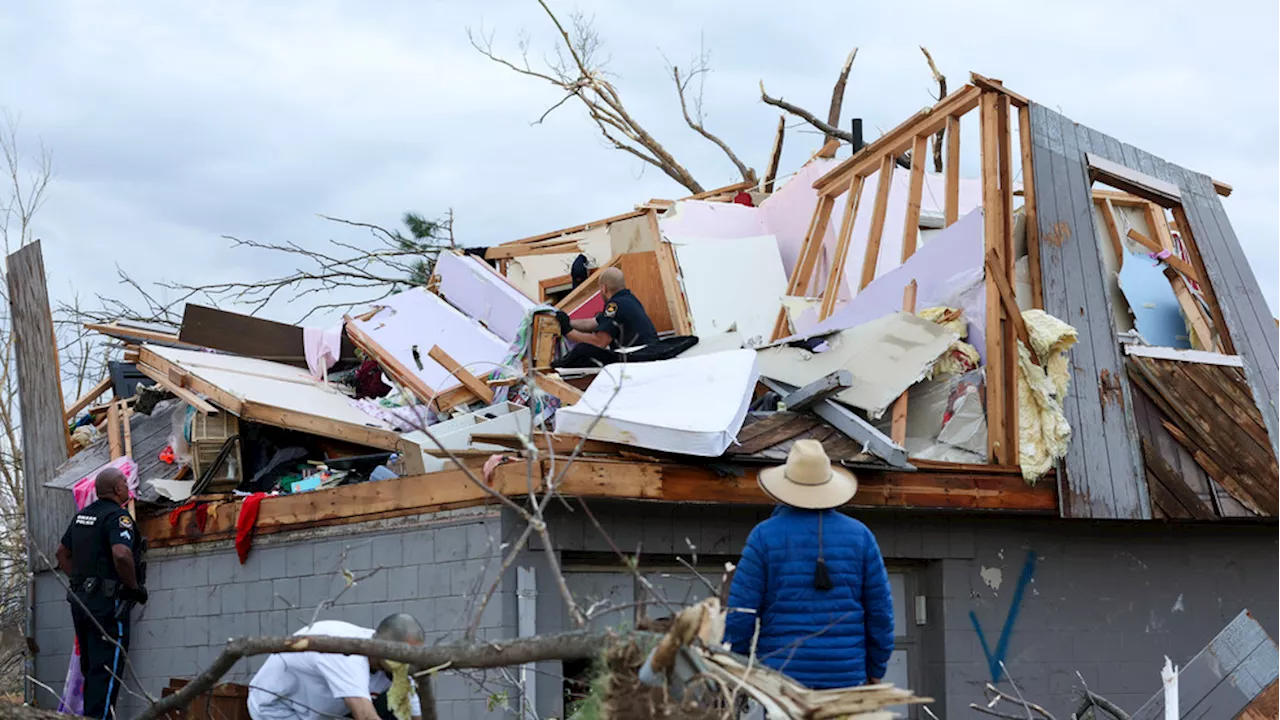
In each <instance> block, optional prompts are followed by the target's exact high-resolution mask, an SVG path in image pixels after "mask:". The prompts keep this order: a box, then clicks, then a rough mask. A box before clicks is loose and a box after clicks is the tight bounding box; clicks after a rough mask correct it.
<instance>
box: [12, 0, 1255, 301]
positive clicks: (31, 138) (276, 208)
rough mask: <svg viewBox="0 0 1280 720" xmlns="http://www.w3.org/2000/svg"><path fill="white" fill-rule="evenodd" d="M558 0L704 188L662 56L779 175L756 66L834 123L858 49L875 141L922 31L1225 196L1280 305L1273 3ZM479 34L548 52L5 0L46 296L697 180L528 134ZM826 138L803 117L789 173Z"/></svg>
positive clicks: (644, 118) (420, 12)
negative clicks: (691, 75) (34, 172)
mask: <svg viewBox="0 0 1280 720" xmlns="http://www.w3.org/2000/svg"><path fill="white" fill-rule="evenodd" d="M551 3H552V6H553V7H554V8H556V9H557V11H559V12H561V13H562V16H563V17H564V18H565V19H566V20H567V16H568V15H569V14H570V13H571V12H572V11H573V10H574V9H581V10H583V11H584V12H586V13H587V14H588V15H593V16H594V18H595V23H596V27H597V28H598V30H599V31H600V33H601V35H602V37H603V39H604V41H605V42H606V49H605V52H606V54H607V55H608V56H609V58H610V61H609V64H608V69H609V70H611V71H612V72H613V73H614V74H616V76H617V78H616V85H617V87H618V88H619V89H620V91H621V92H622V94H623V96H624V98H625V99H626V101H627V104H628V107H629V109H630V110H631V112H632V113H633V114H634V115H635V116H636V117H637V118H639V119H640V120H641V122H642V123H643V124H644V125H645V126H646V128H648V129H649V130H650V131H651V132H652V133H653V134H654V135H655V136H657V137H658V138H659V139H660V140H661V141H662V142H663V143H665V144H666V146H667V147H668V149H670V150H671V151H672V152H673V153H674V154H675V155H676V156H677V157H679V158H681V159H682V160H683V161H684V162H685V163H686V165H687V166H688V167H689V168H690V170H691V171H692V172H693V173H694V175H695V176H696V177H697V178H698V179H699V180H700V182H701V183H702V184H703V185H705V186H707V187H714V186H717V185H722V184H726V183H728V182H732V181H734V180H736V179H737V178H736V177H735V175H734V173H733V167H732V166H731V165H730V164H729V163H728V161H727V160H726V159H725V158H724V156H723V155H722V154H720V153H719V151H718V150H717V149H716V148H714V147H713V146H711V145H710V144H709V143H707V142H706V141H704V140H702V139H701V138H699V137H698V136H696V135H695V134H693V133H692V132H691V131H690V130H688V128H686V127H685V126H684V124H683V121H682V120H681V118H680V115H679V106H678V104H677V100H676V97H675V93H674V91H673V87H672V84H671V81H670V79H669V78H668V77H667V75H666V71H665V67H664V65H665V61H664V56H665V57H667V58H670V59H671V61H672V62H675V63H677V64H682V63H684V62H687V60H688V58H689V57H690V56H691V55H692V54H694V53H696V52H697V50H698V48H699V45H700V44H705V46H706V47H707V48H708V49H709V50H710V51H711V59H712V63H713V66H714V68H715V71H714V73H713V74H712V75H711V76H710V77H709V78H708V79H707V83H706V89H705V92H706V108H707V123H708V126H709V127H710V128H711V129H712V130H713V131H715V132H717V133H718V134H720V135H721V136H723V137H724V138H725V140H726V141H728V142H729V143H730V144H731V145H732V146H733V147H734V148H735V149H736V150H737V152H738V153H739V154H740V155H742V156H743V158H744V160H745V161H746V162H747V163H748V164H751V165H753V166H755V167H756V168H760V169H763V167H764V165H765V164H766V161H767V155H768V152H769V149H770V146H771V143H772V139H773V132H774V127H775V124H776V122H777V117H778V113H777V111H776V110H775V109H773V108H770V107H767V106H764V105H762V104H761V103H760V102H759V99H758V98H759V92H758V83H759V81H761V80H763V81H764V82H765V84H766V86H767V87H768V89H769V91H770V93H771V94H775V95H777V94H781V95H784V96H785V97H786V98H787V99H789V100H792V101H794V102H797V103H800V104H802V105H805V106H808V107H810V108H812V109H814V110H815V111H817V112H819V114H823V115H825V106H826V104H827V102H828V100H829V97H830V88H831V84H832V81H833V79H834V76H835V74H836V72H837V70H838V69H839V67H840V64H841V63H842V62H843V60H844V57H845V55H846V54H847V53H848V51H849V49H850V48H851V47H853V46H857V47H858V48H859V54H858V58H857V62H856V64H855V65H854V68H853V73H852V76H851V77H850V81H849V87H848V94H847V98H846V101H845V109H846V118H847V117H850V116H854V115H857V116H861V117H863V118H864V119H865V122H866V127H867V129H868V132H867V134H868V136H869V137H868V139H871V138H873V137H874V136H875V135H877V134H878V133H879V131H880V130H885V129H888V128H891V127H893V126H894V125H896V124H897V123H898V122H900V121H901V120H903V119H904V118H905V117H906V116H907V115H908V114H910V113H911V112H914V111H915V110H917V109H919V108H920V107H922V106H925V105H927V104H931V102H932V101H931V99H930V96H929V92H930V90H931V89H932V82H931V79H930V76H929V73H928V70H927V67H926V66H925V63H924V62H923V59H922V57H921V55H920V52H919V50H918V49H917V46H918V45H920V44H924V45H926V46H928V47H929V49H930V50H931V51H932V52H933V54H934V57H935V58H936V59H937V60H938V62H939V64H940V66H941V69H942V71H943V72H944V73H946V74H948V75H949V76H950V78H951V81H952V85H953V87H955V86H957V85H959V84H961V83H962V82H964V80H965V79H966V78H967V73H968V71H970V70H974V71H977V72H980V73H983V74H986V75H989V76H992V77H1000V78H1002V79H1003V80H1004V82H1005V83H1006V85H1008V86H1009V87H1011V88H1013V89H1015V90H1017V91H1018V92H1020V93H1022V94H1024V95H1027V96H1029V97H1031V98H1033V99H1035V100H1036V101H1038V102H1041V103H1044V104H1045V105H1048V106H1050V107H1054V108H1055V109H1058V110H1060V111H1061V112H1063V113H1064V114H1066V115H1067V116H1069V117H1071V118H1072V119H1074V120H1076V121H1078V122H1081V123H1084V124H1086V125H1089V126H1092V127H1094V128H1096V129H1098V130H1101V131H1103V132H1105V133H1108V134H1110V135H1113V136H1115V137H1117V138H1120V139H1121V140H1124V141H1127V142H1130V143H1132V144H1134V145H1137V146H1139V147H1142V148H1144V149H1146V150H1148V151H1150V152H1152V153H1154V154H1155V155H1158V156H1160V157H1163V158H1165V159H1166V160H1169V161H1171V162H1174V163H1177V164H1180V165H1183V166H1186V167H1190V168H1193V169H1195V170H1198V171H1201V172H1204V173H1206V174H1209V175H1211V176H1213V177H1214V178H1216V179H1219V180H1222V181H1224V182H1227V183H1229V184H1231V185H1233V186H1234V187H1235V193H1234V194H1233V195H1232V196H1231V197H1230V198H1226V199H1224V201H1223V202H1224V204H1225V206H1226V209H1227V212H1228V213H1229V214H1230V216H1231V220H1232V222H1233V224H1234V226H1235V229H1236V232H1237V234H1238V235H1239V237H1240V239H1241V242H1242V243H1243V244H1244V247H1245V251H1246V254H1247V255H1248V257H1249V259H1250V261H1251V262H1252V264H1253V268H1254V272H1255V274H1256V275H1257V277H1258V280H1259V282H1260V283H1261V285H1262V288H1263V291H1264V292H1265V293H1266V295H1267V297H1268V300H1269V302H1270V303H1271V305H1272V309H1273V311H1274V310H1275V307H1276V304H1277V302H1276V298H1277V267H1278V266H1280V259H1278V255H1277V248H1278V246H1280V243H1278V240H1277V237H1278V234H1277V225H1278V223H1280V220H1278V218H1280V208H1278V207H1277V197H1278V195H1280V183H1278V175H1280V169H1278V163H1277V158H1278V155H1280V148H1278V147H1277V139H1278V137H1280V120H1278V118H1280V106H1278V100H1277V95H1278V91H1277V87H1278V85H1280V79H1278V77H1277V68H1278V65H1277V57H1278V49H1277V37H1278V36H1277V28H1278V26H1280V20H1278V18H1277V12H1278V11H1277V3H1276V2H1275V0H1261V1H1259V2H1248V3H1243V2H1242V3H1235V2H1218V3H1213V4H1211V5H1208V6H1207V5H1206V4H1205V3H1204V2H1199V1H1197V2H1151V3H1137V2H1113V1H1108V2H1094V1H1090V0H1084V1H1080V0H1073V1H1072V2H1053V3H1035V2H1025V1H1023V0H1018V1H1017V2H1013V1H1010V2H986V3H957V2H937V3H888V2H886V3H876V4H873V3H865V2H858V3H853V2H826V3H815V2H807V3H790V4H782V3H776V2H769V3H765V2H741V1H739V2H715V3H713V2H701V3H687V2H679V3H677V2H656V1H651V2H643V3H634V2H631V3H624V2H611V3H604V2H588V1H583V2H577V3H569V2H559V1H557V0H551ZM788 5H789V7H788ZM468 27H470V28H473V29H475V30H480V29H481V28H483V29H484V31H485V32H493V33H494V34H495V35H494V39H495V43H496V45H497V47H498V48H499V49H505V50H507V51H509V52H510V53H511V54H513V55H515V54H516V53H517V51H516V43H517V40H518V39H519V37H520V35H521V33H522V32H524V33H527V35H528V36H529V38H530V40H531V42H532V45H533V53H532V54H531V57H532V59H533V60H534V61H535V62H536V61H537V60H538V59H539V58H540V57H542V53H543V52H547V51H551V50H552V49H553V48H554V42H553V40H554V39H555V36H554V34H553V33H554V29H553V28H552V27H551V26H550V24H549V23H548V21H547V18H546V16H545V15H543V14H542V13H541V10H540V9H539V8H538V6H537V4H536V2H534V0H509V1H508V0H503V1H495V2H489V1H487V0H486V1H483V2H481V1H473V2H453V3H439V2H407V1H406V2H390V1H385V0H384V1H383V2H376V3H367V2H364V3H357V2H326V1H321V0H308V1H307V2H289V3H286V2H267V1H264V0H251V1H236V0H222V1H220V2H217V3H174V2H168V1H166V2H127V3H108V2H88V1H86V2H71V1H67V2H60V1H54V0H47V1H43V2H38V3H13V4H9V5H8V7H6V10H5V12H4V13H3V14H2V15H0V67H3V68H4V80H3V82H0V106H3V107H4V108H5V109H7V110H8V111H9V112H12V113H16V114H20V116H21V132H22V135H23V138H24V139H25V140H26V141H28V143H30V145H31V146H32V147H34V145H35V143H36V142H38V141H43V143H44V144H45V145H46V146H47V147H48V148H50V149H51V150H52V152H53V154H54V164H55V173H56V176H55V179H54V183H53V185H52V186H51V188H50V196H49V200H48V204H47V205H46V206H45V207H44V208H43V210H42V212H41V214H40V216H39V218H38V220H37V227H36V229H37V233H38V235H39V237H41V238H42V239H43V240H44V245H45V254H46V264H47V266H48V269H49V272H50V275H51V278H50V283H51V291H52V292H53V293H54V294H55V295H58V296H60V297H66V296H67V295H69V294H70V293H71V292H73V291H79V292H80V293H81V294H82V295H86V296H92V295H93V294H94V293H97V292H103V293H114V294H119V293H121V292H122V290H121V289H120V288H119V287H118V286H117V285H116V284H115V272H114V266H115V265H116V264H120V265H121V266H124V267H126V268H128V269H129V270H130V271H131V272H132V273H134V274H135V275H137V276H138V277H140V278H143V279H145V280H149V281H155V280H160V279H165V278H170V279H180V280H183V281H186V282H193V283H202V282H211V281H217V280H225V279H245V278H250V277H261V276H262V275H264V274H266V273H269V272H272V271H282V270H284V269H286V264H285V263H283V262H282V259H280V258H274V257H272V256H270V255H262V254H255V253H252V252H247V251H244V250H229V249H228V243H227V242H226V241H225V240H223V239H222V238H221V236H222V235H224V234H231V235H236V236H240V237H249V238H254V239H258V240H263V241H273V242H288V241H292V242H297V243H300V244H304V245H310V246H317V247H318V246H320V245H321V244H322V243H324V242H326V241H327V240H328V239H329V238H338V239H343V240H356V241H358V240H360V239H361V238H362V236H361V235H359V234H358V233H355V232H354V231H346V230H344V229H342V228H339V227H335V226H334V225H332V224H331V223H328V222H326V221H324V220H321V219H319V218H318V217H317V213H324V214H329V215H338V216H342V217H346V218H350V219H355V220H362V221H368V222H374V223H379V224H384V225H389V226H390V225H395V224H396V223H397V218H398V217H399V215H400V214H401V213H402V212H404V211H405V210H416V211H418V212H421V213H423V214H426V215H441V214H443V213H445V212H446V211H447V210H448V209H449V208H453V209H454V211H455V213H456V216H457V234H458V238H459V240H460V241H461V242H463V243H465V244H473V245H486V244H494V243H499V242H503V241H507V240H513V239H517V238H520V237H523V236H527V235H531V234H535V233H539V232H544V231H548V230H552V229H555V228H559V227H564V226H568V225H572V224H576V223H580V222H583V221H586V220H591V219H596V218H600V217H605V216H608V215H612V214H616V213H619V212H624V211H626V210H629V209H631V207H632V206H634V205H635V204H637V203H641V202H644V201H646V200H648V199H649V198H651V197H679V196H680V195H682V194H686V193H683V192H682V188H680V187H679V186H677V185H676V184H675V183H673V182H672V181H670V180H668V179H667V178H666V177H665V176H663V175H662V174H661V173H658V172H656V171H654V170H653V169H651V168H650V169H646V168H645V167H644V166H642V165H641V164H640V163H639V162H638V161H636V160H634V159H632V158H629V157H628V156H626V155H623V154H621V153H619V152H617V151H614V150H610V149H608V148H606V147H605V146H604V145H603V144H602V142H601V141H600V140H599V139H598V137H597V136H596V134H595V131H594V129H593V127H592V126H591V125H590V124H589V122H588V121H587V120H586V119H585V118H584V116H583V114H582V112H581V111H580V110H579V109H578V108H577V107H574V106H571V105H566V106H565V107H563V108H561V109H560V110H558V111H557V112H555V113H554V114H552V115H551V116H550V118H548V120H547V121H546V122H545V123H543V124H541V125H531V121H532V120H534V119H536V118H537V117H538V116H539V115H540V114H541V112H542V111H543V110H544V109H545V108H546V107H548V106H549V105H551V104H553V103H554V102H555V101H556V100H558V99H559V97H558V96H557V95H556V94H555V92H554V89H553V88H551V87H549V86H546V85H543V84H539V83H540V81H537V80H533V79H530V78H525V77H520V76H517V75H515V74H513V73H511V72H510V71H508V70H505V69H503V68H501V67H499V66H497V65H495V64H493V63H492V62H490V61H489V60H487V59H485V58H483V57H482V56H480V55H479V54H477V53H476V52H475V51H473V50H472V49H471V48H470V46H469V44H468V41H467V35H466V30H467V28H468ZM817 145H818V138H817V136H815V135H806V134H799V133H796V132H793V133H791V134H790V135H789V136H788V140H787V144H786V153H785V155H784V162H783V168H784V171H785V170H788V169H795V168H796V167H797V166H798V165H799V163H801V162H803V160H804V159H805V157H807V156H808V155H809V154H810V153H811V152H812V151H813V150H814V149H815V148H816V147H817ZM973 170H974V171H975V172H976V167H975V168H973ZM269 314H270V315H274V316H277V317H279V318H280V319H283V320H296V319H297V317H298V316H300V315H301V314H302V309H301V308H299V307H277V308H273V310H272V312H270V313H269Z"/></svg>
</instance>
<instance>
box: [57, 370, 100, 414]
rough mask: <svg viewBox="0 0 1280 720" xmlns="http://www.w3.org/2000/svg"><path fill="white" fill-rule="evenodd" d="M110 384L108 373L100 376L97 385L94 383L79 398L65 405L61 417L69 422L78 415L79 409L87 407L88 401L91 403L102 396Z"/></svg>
mask: <svg viewBox="0 0 1280 720" xmlns="http://www.w3.org/2000/svg"><path fill="white" fill-rule="evenodd" d="M111 386H112V383H111V376H110V375H108V376H106V377H104V378H102V379H101V380H99V381H98V384H97V385H94V386H93V387H92V388H90V389H89V392H87V393H85V394H84V395H81V396H80V399H79V400H76V401H75V402H73V403H71V405H69V406H67V409H66V411H65V412H64V413H63V415H62V416H63V418H64V419H65V420H66V421H67V422H70V421H71V420H73V419H75V416H76V415H79V414H80V411H81V410H84V409H85V408H87V407H89V404H90V403H92V402H93V401H94V400H97V399H98V398H99V397H102V394H103V393H105V392H106V391H108V390H110V389H111Z"/></svg>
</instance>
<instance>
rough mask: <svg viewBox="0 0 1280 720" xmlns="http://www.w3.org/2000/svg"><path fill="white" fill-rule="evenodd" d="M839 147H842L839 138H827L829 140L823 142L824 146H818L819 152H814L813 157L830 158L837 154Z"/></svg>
mask: <svg viewBox="0 0 1280 720" xmlns="http://www.w3.org/2000/svg"><path fill="white" fill-rule="evenodd" d="M839 149H840V141H839V140H837V139H835V138H827V141H826V142H824V143H822V147H820V148H818V152H816V153H814V155H813V157H815V158H826V159H828V160H829V159H831V158H833V157H835V156H836V151H837V150H839ZM811 159H812V158H811Z"/></svg>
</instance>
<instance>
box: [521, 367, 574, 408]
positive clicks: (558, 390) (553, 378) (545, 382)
mask: <svg viewBox="0 0 1280 720" xmlns="http://www.w3.org/2000/svg"><path fill="white" fill-rule="evenodd" d="M533 380H534V382H535V383H537V384H538V387H539V388H541V389H542V391H543V392H545V393H547V394H548V395H551V396H554V397H556V398H559V399H560V402H562V403H564V404H565V405H572V404H574V403H576V402H578V401H579V400H581V399H582V391H581V390H579V389H578V388H576V387H574V386H572V385H570V384H569V383H567V382H565V381H564V380H561V379H560V376H559V375H548V374H546V373H540V372H535V373H534V377H533Z"/></svg>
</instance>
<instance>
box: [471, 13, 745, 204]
mask: <svg viewBox="0 0 1280 720" xmlns="http://www.w3.org/2000/svg"><path fill="white" fill-rule="evenodd" d="M537 2H538V5H539V6H541V8H542V10H543V11H544V12H545V13H546V14H547V17H548V18H549V19H550V20H551V23H552V24H553V25H554V26H555V28H556V32H557V34H558V36H559V41H558V42H557V44H556V49H555V56H554V59H547V61H546V63H545V66H544V67H540V68H535V67H534V66H533V64H532V63H530V61H529V51H530V41H529V38H528V37H527V36H521V38H520V39H519V41H518V44H517V47H518V50H519V54H520V57H519V59H518V60H511V59H508V58H506V57H504V56H502V55H500V54H499V53H498V52H497V51H496V50H495V49H494V45H493V35H492V33H489V34H486V33H485V32H484V30H483V29H481V30H479V31H472V30H470V29H468V30H467V37H468V39H469V40H470V41H471V45H472V47H474V48H475V49H476V50H477V51H479V52H480V53H481V54H483V55H484V56H485V57H487V58H489V59H490V60H492V61H494V62H496V63H498V64H499V65H502V66H503V67H505V68H507V69H509V70H511V71H513V72H516V73H519V74H520V75H524V76H526V77H531V78H536V79H538V80H542V81H544V82H547V83H550V84H551V85H553V86H555V87H556V88H557V89H558V90H559V92H561V93H562V94H563V95H562V97H561V98H560V99H559V100H558V101H556V102H555V104H553V105H552V106H551V107H549V108H547V110H546V111H544V112H543V113H542V115H541V116H539V117H538V119H537V120H536V121H534V122H535V124H537V123H541V122H542V121H543V120H545V119H546V118H547V116H548V115H550V114H551V113H552V112H553V111H554V110H556V109H557V108H559V107H561V106H563V105H564V104H566V103H568V102H570V101H576V102H578V103H579V104H580V105H581V106H582V108H583V109H584V110H586V111H587V117H588V118H590V119H591V121H592V122H593V123H594V124H595V126H596V129H597V130H599V132H600V135H601V137H603V138H604V140H605V142H607V143H608V144H609V145H610V146H611V147H613V148H616V149H618V150H621V151H623V152H625V153H628V154H630V155H632V156H634V157H636V158H638V159H640V160H641V161H642V162H644V163H646V164H647V165H651V166H653V167H655V168H657V169H659V170H661V171H662V172H663V173H665V174H666V175H667V177H670V178H671V179H672V180H675V181H676V182H677V183H679V184H680V185H682V186H684V187H685V188H686V189H688V190H689V192H691V193H693V194H698V193H701V192H703V190H704V189H705V188H704V187H703V185H702V184H701V183H699V182H698V181H697V180H696V179H694V176H693V173H692V172H690V171H689V169H688V168H687V167H685V165H684V164H682V163H680V162H679V161H678V160H677V159H676V158H675V156H674V155H673V154H672V153H671V152H670V151H668V150H667V148H666V147H665V146H664V145H663V144H662V143H660V142H659V141H658V140H657V138H655V137H654V136H653V134H652V133H650V132H649V131H648V130H647V129H646V128H645V127H644V125H642V124H641V123H640V121H639V120H638V119H637V118H636V117H635V116H634V115H632V114H631V111H629V110H628V109H627V107H626V103H625V101H624V100H623V99H622V95H621V93H620V92H619V91H618V89H617V87H616V86H615V85H614V84H613V82H611V81H610V79H609V78H610V73H609V72H608V71H607V70H606V69H605V66H606V65H607V59H606V58H604V57H603V56H602V51H603V47H604V41H603V40H602V39H601V37H600V34H599V32H598V31H597V30H596V29H595V27H594V25H593V23H592V19H591V18H589V17H587V16H586V15H584V14H582V13H581V12H574V13H572V14H571V15H570V16H569V27H568V28H566V27H565V24H564V23H562V22H561V21H560V19H559V18H558V17H556V14H555V13H554V12H552V10H551V8H550V7H549V6H548V5H547V3H546V1H545V0H537ZM707 59H708V58H707V55H706V54H705V53H703V55H702V56H701V57H700V58H699V59H697V60H695V61H694V66H693V67H691V68H689V70H688V71H687V72H686V73H685V74H684V75H681V74H680V73H679V71H678V70H677V69H676V68H672V69H671V75H672V77H673V79H674V80H675V84H676V91H677V93H678V95H679V97H680V104H681V109H682V110H683V112H684V117H685V121H686V122H687V123H688V125H689V127H690V128H692V129H693V130H694V131H695V132H697V133H698V134H699V135H701V136H702V137H704V138H706V139H707V140H709V141H711V142H712V143H714V144H715V145H716V146H717V147H719V148H720V149H721V150H722V151H724V153H725V154H726V155H727V156H728V157H729V160H730V162H732V163H733V164H734V166H735V167H736V168H737V169H738V172H739V174H741V175H742V179H743V180H746V181H754V180H755V179H756V176H755V171H754V170H752V169H751V168H749V167H747V165H746V164H745V163H743V162H742V161H741V160H740V159H739V158H738V155H737V154H735V153H734V152H733V151H732V150H731V149H730V148H729V145H728V144H727V143H726V142H724V141H723V140H722V139H721V138H719V137H717V136H715V135H713V134H712V133H710V132H708V131H707V130H706V123H705V118H704V116H703V113H702V111H701V101H700V97H701V93H699V95H698V98H697V99H696V100H695V102H694V112H693V113H692V114H691V113H690V112H689V109H688V102H687V100H686V91H687V89H688V85H689V82H690V81H692V80H693V79H695V78H700V77H701V76H705V75H706V73H707V72H708V70H709V65H708V63H707Z"/></svg>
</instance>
